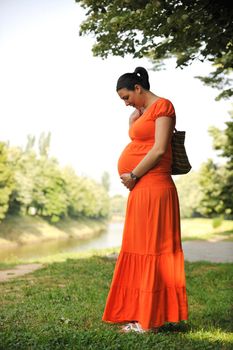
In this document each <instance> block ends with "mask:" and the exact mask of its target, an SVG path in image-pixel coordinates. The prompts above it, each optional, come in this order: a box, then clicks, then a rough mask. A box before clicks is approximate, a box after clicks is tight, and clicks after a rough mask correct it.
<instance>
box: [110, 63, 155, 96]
mask: <svg viewBox="0 0 233 350" xmlns="http://www.w3.org/2000/svg"><path fill="white" fill-rule="evenodd" d="M136 84H139V85H141V86H142V87H143V89H145V90H150V83H149V76H148V73H147V70H146V69H145V68H143V67H137V68H135V70H134V72H133V73H125V74H123V75H121V76H120V78H119V79H118V80H117V86H116V90H117V91H118V90H120V89H124V88H126V89H128V90H134V88H135V85H136Z"/></svg>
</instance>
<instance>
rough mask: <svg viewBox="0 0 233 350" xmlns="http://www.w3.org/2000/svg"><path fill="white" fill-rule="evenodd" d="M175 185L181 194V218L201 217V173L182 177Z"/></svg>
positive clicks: (193, 172)
mask: <svg viewBox="0 0 233 350" xmlns="http://www.w3.org/2000/svg"><path fill="white" fill-rule="evenodd" d="M175 184H176V187H177V191H178V194H179V202H180V216H181V218H191V217H197V216H200V212H199V209H198V208H199V203H200V200H201V196H202V194H201V188H200V185H199V173H198V172H195V171H191V172H190V173H189V174H187V175H186V176H180V177H179V178H178V180H176V181H175Z"/></svg>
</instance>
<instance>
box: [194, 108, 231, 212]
mask: <svg viewBox="0 0 233 350" xmlns="http://www.w3.org/2000/svg"><path fill="white" fill-rule="evenodd" d="M230 117H231V120H230V121H228V122H226V123H225V124H226V129H225V130H219V129H218V128H215V127H211V128H210V129H209V133H210V134H211V136H212V137H213V147H214V149H215V150H217V151H219V152H220V154H219V156H220V157H223V158H225V160H226V162H225V164H224V165H221V166H220V165H217V164H215V163H214V162H213V161H212V160H209V161H208V162H207V163H204V164H203V166H202V168H201V171H200V185H201V188H202V193H203V197H202V200H201V208H202V209H201V208H200V210H201V211H202V213H203V214H206V215H210V216H215V215H216V214H218V215H219V214H221V215H224V216H225V217H226V218H233V196H232V193H233V112H230Z"/></svg>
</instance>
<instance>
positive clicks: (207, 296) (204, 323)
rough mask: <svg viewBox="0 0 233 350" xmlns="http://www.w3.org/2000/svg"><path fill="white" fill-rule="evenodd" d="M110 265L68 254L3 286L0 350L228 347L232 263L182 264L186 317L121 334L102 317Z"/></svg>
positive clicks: (108, 283) (111, 270) (117, 328)
mask: <svg viewBox="0 0 233 350" xmlns="http://www.w3.org/2000/svg"><path fill="white" fill-rule="evenodd" d="M114 265H115V261H112V260H109V259H106V258H104V257H101V256H92V257H89V258H82V259H68V260H67V261H65V262H60V263H53V264H49V265H47V266H46V267H45V268H44V269H42V270H39V271H37V272H35V273H34V274H32V275H27V276H24V277H23V278H21V279H17V280H12V281H11V282H7V283H4V284H2V285H1V289H2V291H1V300H0V303H1V314H0V344H1V345H0V349H4V350H8V349H9V350H10V349H11V350H14V349H17V350H18V349H38V350H39V349H46V350H47V349H49V350H53V349H62V350H63V349H69V350H70V349H77V350H81V349H85V350H86V349H99V350H102V349H119V350H121V349H122V350H124V349H129V350H134V349H140V350H141V349H143V350H144V349H161V350H163V349H164V350H165V349H166V350H167V349H185V350H186V349H187V350H190V349H216V350H219V349H231V345H232V343H231V342H232V335H231V334H230V300H231V289H230V277H229V276H231V272H232V267H233V264H210V263H187V262H186V263H185V269H186V277H187V290H188V300H189V313H190V319H189V321H188V323H186V322H180V323H177V324H171V323H167V324H165V325H164V326H163V327H161V328H160V331H159V333H158V334H152V333H146V334H136V333H130V334H122V333H119V325H116V324H107V323H105V322H102V321H101V317H102V313H103V310H104V306H105V301H106V297H107V294H108V290H109V286H110V283H111V278H112V274H113V270H114ZM1 346H2V348H1Z"/></svg>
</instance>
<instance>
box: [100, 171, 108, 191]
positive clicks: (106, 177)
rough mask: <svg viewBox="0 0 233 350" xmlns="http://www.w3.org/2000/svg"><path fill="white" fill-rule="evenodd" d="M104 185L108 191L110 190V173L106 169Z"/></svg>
mask: <svg viewBox="0 0 233 350" xmlns="http://www.w3.org/2000/svg"><path fill="white" fill-rule="evenodd" d="M101 183H102V186H103V187H104V188H105V190H106V191H107V192H109V190H110V175H109V173H108V172H107V171H104V172H103V174H102V178H101Z"/></svg>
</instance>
